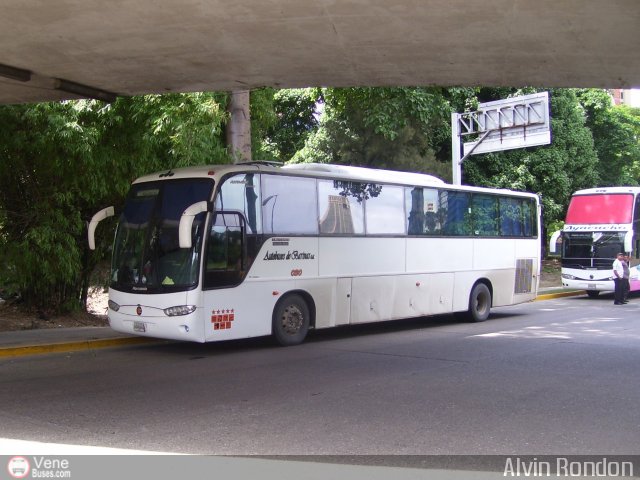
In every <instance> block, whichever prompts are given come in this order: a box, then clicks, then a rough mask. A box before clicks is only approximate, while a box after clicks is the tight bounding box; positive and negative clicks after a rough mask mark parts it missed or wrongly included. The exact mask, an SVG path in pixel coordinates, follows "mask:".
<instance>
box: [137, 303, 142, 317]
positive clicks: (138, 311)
mask: <svg viewBox="0 0 640 480" xmlns="http://www.w3.org/2000/svg"><path fill="white" fill-rule="evenodd" d="M136 313H137V314H138V316H140V315H142V307H141V306H140V305H138V308H136Z"/></svg>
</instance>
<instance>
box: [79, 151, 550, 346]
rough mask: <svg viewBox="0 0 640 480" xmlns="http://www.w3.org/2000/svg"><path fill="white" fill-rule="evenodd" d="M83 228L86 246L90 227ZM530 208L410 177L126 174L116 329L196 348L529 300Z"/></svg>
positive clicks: (534, 222)
mask: <svg viewBox="0 0 640 480" xmlns="http://www.w3.org/2000/svg"><path fill="white" fill-rule="evenodd" d="M109 215H113V208H111V207H110V208H107V209H104V210H102V211H101V212H99V213H98V214H96V215H95V216H94V218H93V219H92V221H91V223H90V225H89V244H90V247H92V248H93V247H94V243H95V238H94V232H95V228H96V225H97V223H98V222H99V221H100V220H102V219H104V218H106V217H107V216H109ZM539 231H540V208H539V202H538V197H537V196H536V195H533V194H529V193H522V192H513V191H507V190H499V189H485V188H474V187H464V186H451V185H447V184H445V183H444V182H442V181H441V180H439V179H437V178H435V177H432V176H429V175H422V174H415V173H403V172H394V171H385V170H372V169H366V168H358V167H345V166H336V165H324V164H302V165H287V166H284V167H274V166H269V165H264V164H260V163H259V162H256V163H252V164H241V165H224V166H223V165H215V166H209V167H195V168H185V169H178V170H175V171H169V172H165V173H157V174H153V175H148V176H145V177H142V178H140V179H138V180H136V181H135V182H134V183H133V185H132V186H131V190H130V192H129V194H128V196H127V199H126V203H125V206H124V211H123V212H122V214H121V216H120V220H119V223H118V227H117V231H116V235H115V241H114V246H113V260H112V269H111V284H110V289H109V314H108V315H109V323H110V325H111V327H112V328H113V329H115V330H117V331H120V332H125V333H131V334H138V335H146V336H151V337H159V338H168V339H176V340H188V341H196V342H209V341H216V340H229V339H237V338H246V337H255V336H263V335H271V334H272V335H273V336H274V337H275V338H276V340H277V341H278V342H279V343H280V344H282V345H295V344H298V343H300V342H302V341H303V340H304V338H305V336H306V335H307V332H308V330H309V329H310V328H316V329H320V328H327V327H333V326H336V325H346V324H356V323H365V322H377V321H383V320H391V319H398V318H408V317H419V316H425V315H433V314H443V313H451V312H467V314H468V316H469V318H470V319H471V320H473V321H482V320H485V319H486V318H487V317H488V316H489V313H490V308H491V307H492V306H502V305H513V304H517V303H521V302H527V301H530V300H533V299H534V298H535V297H536V293H537V288H538V273H539V265H540V241H539V238H538V234H539Z"/></svg>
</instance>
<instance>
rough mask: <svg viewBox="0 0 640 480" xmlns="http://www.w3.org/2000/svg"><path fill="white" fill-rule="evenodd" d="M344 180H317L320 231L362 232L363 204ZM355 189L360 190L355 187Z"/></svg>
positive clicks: (334, 232)
mask: <svg viewBox="0 0 640 480" xmlns="http://www.w3.org/2000/svg"><path fill="white" fill-rule="evenodd" d="M345 183H346V182H339V181H325V180H320V181H318V206H319V207H320V233H325V234H336V235H339V234H356V235H361V234H363V233H364V204H363V202H362V199H361V198H360V197H359V196H358V195H354V194H353V188H351V189H350V188H349V185H346V184H345ZM355 191H360V189H359V188H356V189H355Z"/></svg>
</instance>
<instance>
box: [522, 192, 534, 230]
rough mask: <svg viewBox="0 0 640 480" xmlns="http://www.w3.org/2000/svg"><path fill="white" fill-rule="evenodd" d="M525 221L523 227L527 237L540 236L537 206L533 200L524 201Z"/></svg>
mask: <svg viewBox="0 0 640 480" xmlns="http://www.w3.org/2000/svg"><path fill="white" fill-rule="evenodd" d="M522 212H523V220H522V227H523V229H522V230H523V233H524V236H525V237H535V236H536V235H538V222H537V219H536V217H537V212H536V204H535V202H534V201H533V200H526V199H523V200H522Z"/></svg>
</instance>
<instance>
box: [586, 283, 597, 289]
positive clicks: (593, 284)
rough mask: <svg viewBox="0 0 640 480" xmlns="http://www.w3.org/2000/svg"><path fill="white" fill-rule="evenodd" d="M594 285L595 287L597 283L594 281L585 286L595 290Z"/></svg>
mask: <svg viewBox="0 0 640 480" xmlns="http://www.w3.org/2000/svg"><path fill="white" fill-rule="evenodd" d="M596 287H597V285H596V284H595V283H589V284H588V285H587V288H588V289H591V290H595V289H596Z"/></svg>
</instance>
